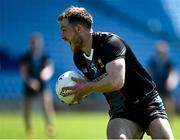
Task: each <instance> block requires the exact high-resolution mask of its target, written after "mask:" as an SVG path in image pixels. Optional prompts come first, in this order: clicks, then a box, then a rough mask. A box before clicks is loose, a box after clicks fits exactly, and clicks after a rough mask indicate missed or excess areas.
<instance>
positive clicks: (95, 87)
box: [87, 74, 121, 93]
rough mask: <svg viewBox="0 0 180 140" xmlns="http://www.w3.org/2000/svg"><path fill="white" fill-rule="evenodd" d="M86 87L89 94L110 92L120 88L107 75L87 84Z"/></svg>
mask: <svg viewBox="0 0 180 140" xmlns="http://www.w3.org/2000/svg"><path fill="white" fill-rule="evenodd" d="M87 87H88V88H89V90H90V91H91V92H101V93H106V92H112V91H116V90H119V89H120V88H121V87H120V86H119V85H118V84H117V83H116V80H113V79H112V77H110V76H109V75H108V74H104V75H103V76H102V77H100V78H97V79H95V80H93V81H91V82H88V83H87Z"/></svg>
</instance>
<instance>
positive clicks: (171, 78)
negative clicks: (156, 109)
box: [149, 40, 179, 120]
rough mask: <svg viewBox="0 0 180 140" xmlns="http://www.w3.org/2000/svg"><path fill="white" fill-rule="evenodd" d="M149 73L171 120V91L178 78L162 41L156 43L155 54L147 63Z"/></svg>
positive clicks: (172, 104)
mask: <svg viewBox="0 0 180 140" xmlns="http://www.w3.org/2000/svg"><path fill="white" fill-rule="evenodd" d="M149 72H150V74H151V76H152V78H153V80H154V81H155V83H156V86H157V90H158V92H159V94H160V96H161V98H162V99H163V101H164V104H165V107H166V111H167V113H168V115H169V118H170V120H172V117H173V114H174V111H175V105H174V101H173V93H172V91H173V90H174V89H175V88H176V86H177V85H178V81H179V76H178V73H177V71H176V70H175V68H174V64H173V62H172V60H171V59H170V57H169V48H168V44H167V42H165V41H163V40H160V41H157V42H156V48H155V54H154V56H153V57H152V58H151V59H150V62H149Z"/></svg>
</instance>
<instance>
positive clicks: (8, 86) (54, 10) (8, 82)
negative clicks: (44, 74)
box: [0, 0, 180, 138]
mask: <svg viewBox="0 0 180 140" xmlns="http://www.w3.org/2000/svg"><path fill="white" fill-rule="evenodd" d="M71 5H74V6H82V7H85V8H86V9H87V10H88V11H89V12H90V13H92V15H93V18H94V25H93V29H94V31H108V32H113V33H115V34H117V35H119V36H121V37H122V38H124V39H125V40H126V41H127V42H128V43H129V45H130V46H131V47H132V49H133V50H134V52H135V54H136V55H137V57H138V59H139V60H140V61H141V62H142V64H143V65H144V66H145V67H146V68H147V63H148V60H149V59H150V57H151V56H152V55H153V52H154V47H155V46H154V43H155V42H156V41H157V40H159V39H163V40H166V41H168V43H169V45H170V57H171V58H172V59H173V61H174V63H175V65H176V69H177V70H180V14H179V13H178V12H179V7H180V2H179V1H178V0H151V1H144V0H135V1H127V0H27V1H24V0H0V114H1V119H0V126H1V124H4V125H5V123H3V120H4V119H5V117H6V119H7V118H8V117H7V116H8V115H7V114H10V116H11V115H12V116H13V114H16V112H18V113H19V116H18V117H21V114H20V113H21V111H22V98H23V93H22V80H21V78H20V73H19V67H18V63H19V58H20V56H21V55H22V54H23V53H24V52H25V51H26V50H27V48H28V43H29V38H30V35H31V33H32V32H42V33H43V35H44V38H45V51H46V52H47V53H48V55H49V56H50V57H51V58H52V59H53V61H54V64H55V73H54V76H53V78H52V79H51V80H50V82H49V85H50V86H51V88H52V91H53V97H54V105H55V108H56V111H57V112H59V111H60V112H64V111H65V112H66V113H67V112H68V114H70V112H74V111H79V112H81V113H82V111H83V112H85V111H96V112H104V111H105V110H106V109H107V104H106V102H105V99H104V97H103V96H100V95H99V94H94V95H92V96H90V97H89V98H88V99H87V101H85V102H83V103H82V104H81V105H78V106H74V107H69V106H67V105H64V104H62V103H60V102H59V101H58V99H57V97H56V95H55V82H56V79H57V77H58V76H59V75H60V74H62V73H63V72H65V71H68V70H76V68H75V66H74V65H73V61H72V54H71V52H70V50H69V48H68V47H67V44H65V43H64V42H63V41H62V40H61V39H60V31H59V25H58V23H57V20H56V19H57V16H58V14H59V13H61V12H62V11H63V10H64V9H66V8H67V7H69V6H71ZM173 95H174V99H175V103H176V111H177V112H179V110H180V85H178V86H177V88H176V89H175V90H174V93H173ZM35 108H36V107H35ZM36 110H38V109H36ZM12 111H13V112H12ZM92 113H93V112H92ZM61 114H63V113H61ZM61 114H60V115H59V116H58V115H57V116H58V117H60V118H61V116H63V115H61ZM68 114H67V116H68ZM95 114H96V113H95ZM76 115H77V114H75V116H76ZM102 115H104V113H102ZM106 115H107V114H106ZM106 115H105V120H106V119H107V116H106ZM67 116H66V115H65V117H67ZM85 117H87V116H85ZM60 118H58V119H60ZM72 118H73V115H72ZM94 118H98V117H97V116H96V117H94ZM11 119H12V118H11ZM39 119H40V120H41V117H40V118H39ZM91 119H92V118H91ZM100 120H101V119H100ZM177 120H179V119H177ZM72 121H73V119H72ZM106 121H107V120H106ZM72 123H73V122H72ZM61 124H62V122H61ZM61 124H59V125H61ZM105 124H106V122H105ZM176 125H178V124H176ZM179 125H180V124H179ZM9 127H13V126H9ZM67 129H68V128H67ZM103 129H104V128H103ZM7 131H9V130H8V129H7ZM4 132H5V130H4V131H3V129H0V138H6V136H4V135H2V133H4ZM8 133H9V136H7V137H10V138H19V137H21V136H18V135H17V136H16V135H15V134H14V135H13V134H12V135H13V137H11V136H10V135H11V133H10V132H8ZM19 133H20V132H19ZM21 133H23V132H21ZM62 135H63V134H61V136H62ZM87 135H88V134H87ZM61 136H59V137H58V138H73V137H75V138H80V137H76V136H75V135H72V136H71V137H68V136H67V137H63V136H62V137H61ZM22 137H23V136H22ZM42 137H43V136H42ZM99 137H100V136H99ZM86 138H96V136H93V137H88V136H87V137H86ZM100 138H101V137H100ZM103 138H105V136H104V137H103ZM179 138H180V135H179Z"/></svg>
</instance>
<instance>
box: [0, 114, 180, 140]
mask: <svg viewBox="0 0 180 140" xmlns="http://www.w3.org/2000/svg"><path fill="white" fill-rule="evenodd" d="M108 119H109V118H108V114H107V113H104V112H99V113H97V112H59V113H57V114H56V115H55V118H54V127H55V135H54V137H53V138H55V139H106V126H107V123H108ZM32 123H33V127H34V131H35V135H34V137H33V138H35V139H47V138H49V137H48V136H47V135H46V133H45V129H44V126H45V123H44V119H43V115H42V114H41V113H38V112H34V113H33V116H32ZM172 128H173V133H174V136H175V138H176V139H178V138H180V133H179V130H180V116H177V115H176V116H175V117H174V120H173V121H172ZM12 138H13V139H26V138H29V137H27V135H26V134H25V130H24V121H23V118H22V113H21V112H13V113H5V112H4V113H2V112H1V113H0V139H12ZM144 139H150V138H149V137H148V136H147V135H145V136H144Z"/></svg>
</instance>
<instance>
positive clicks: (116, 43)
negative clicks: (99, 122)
mask: <svg viewBox="0 0 180 140" xmlns="http://www.w3.org/2000/svg"><path fill="white" fill-rule="evenodd" d="M73 58H74V63H75V65H76V66H77V68H78V69H79V70H80V71H81V72H82V73H83V74H84V75H85V76H86V77H87V79H89V80H90V81H96V80H98V78H100V77H101V76H103V75H105V74H107V73H106V69H105V66H106V64H107V63H109V62H111V61H113V60H115V59H119V58H122V59H125V65H126V66H125V69H126V71H125V83H124V86H123V87H122V88H121V89H120V90H117V91H113V92H111V93H103V94H104V96H105V98H106V100H107V102H108V104H109V106H110V112H109V113H110V115H112V114H114V113H117V112H121V111H123V110H124V109H126V108H127V107H129V106H133V104H136V103H138V102H140V101H141V100H143V99H144V98H146V97H148V96H155V94H156V92H153V91H154V89H155V84H154V82H153V81H152V79H151V77H150V76H149V74H148V73H147V72H146V70H145V69H144V68H143V66H142V65H141V64H140V63H139V61H138V60H137V58H136V57H135V55H134V53H133V52H132V50H131V48H130V47H129V46H128V44H127V43H126V42H125V41H124V40H123V39H121V38H120V37H119V36H117V35H115V34H112V33H107V32H94V33H93V34H92V49H91V53H90V56H89V57H88V56H86V55H85V53H84V52H83V51H79V52H77V53H74V57H73Z"/></svg>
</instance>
